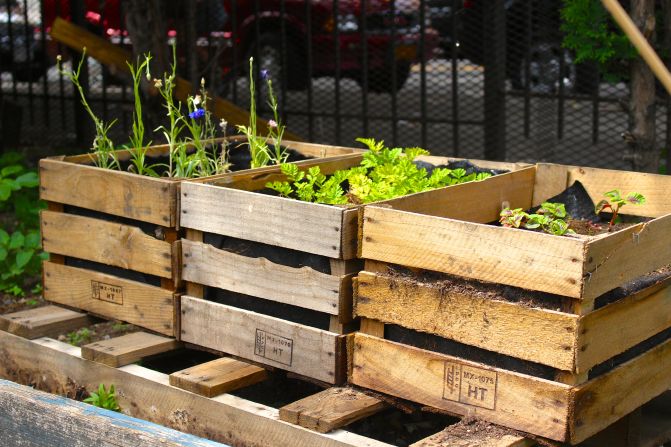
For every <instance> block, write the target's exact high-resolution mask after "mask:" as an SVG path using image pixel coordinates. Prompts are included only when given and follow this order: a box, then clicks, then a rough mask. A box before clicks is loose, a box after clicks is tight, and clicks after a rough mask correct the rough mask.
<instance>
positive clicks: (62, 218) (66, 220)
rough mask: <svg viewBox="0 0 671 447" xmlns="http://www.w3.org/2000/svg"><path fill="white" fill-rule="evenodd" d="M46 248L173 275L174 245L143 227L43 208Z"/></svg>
mask: <svg viewBox="0 0 671 447" xmlns="http://www.w3.org/2000/svg"><path fill="white" fill-rule="evenodd" d="M40 223H41V228H42V244H43V247H44V251H46V252H49V253H57V254H59V255H64V256H71V257H74V258H80V259H86V260H89V261H95V262H99V263H101V264H108V265H114V266H116V267H121V268H124V269H129V270H136V271H138V272H142V273H147V274H150V275H156V276H160V277H162V278H172V276H173V275H172V273H173V269H172V245H171V244H170V243H169V242H166V241H161V240H158V239H156V238H154V237H152V236H149V235H147V234H145V233H144V232H143V231H142V230H141V229H140V228H138V227H133V226H130V225H125V224H119V223H114V222H107V221H104V220H100V219H94V218H91V217H83V216H77V215H74V214H66V213H59V212H53V211H48V210H44V211H42V213H41V218H40Z"/></svg>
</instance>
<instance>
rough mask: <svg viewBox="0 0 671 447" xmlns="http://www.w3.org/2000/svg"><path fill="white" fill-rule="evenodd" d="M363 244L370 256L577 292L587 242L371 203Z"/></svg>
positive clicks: (559, 291) (546, 289)
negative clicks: (394, 208) (388, 207)
mask: <svg viewBox="0 0 671 447" xmlns="http://www.w3.org/2000/svg"><path fill="white" fill-rule="evenodd" d="M447 192H448V191H447V190H446V193H447ZM361 249H362V250H361V257H363V258H365V259H372V260H378V261H385V262H389V263H393V264H400V265H405V266H409V267H417V268H424V269H428V270H435V271H439V272H445V273H451V274H454V275H459V276H464V277H467V278H475V279H480V280H483V281H490V282H495V283H501V284H507V285H512V286H517V287H523V288H527V289H531V290H541V291H544V292H549V293H556V294H560V295H565V296H571V297H575V298H579V297H580V296H581V292H582V287H581V286H582V273H583V271H582V265H583V263H582V260H583V253H584V242H583V241H581V240H578V239H575V238H568V237H562V236H553V235H550V234H543V233H535V232H531V231H526V230H520V229H516V228H504V227H494V226H489V225H484V224H478V223H471V222H462V221H458V220H453V219H447V218H441V217H435V216H426V215H421V214H416V213H409V212H405V211H399V210H392V209H386V208H382V207H377V206H367V207H365V209H364V222H363V240H362V243H361Z"/></svg>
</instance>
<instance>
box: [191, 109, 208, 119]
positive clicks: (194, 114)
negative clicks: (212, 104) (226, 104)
mask: <svg viewBox="0 0 671 447" xmlns="http://www.w3.org/2000/svg"><path fill="white" fill-rule="evenodd" d="M204 116H205V109H196V110H194V111H193V112H191V113H189V118H193V119H198V118H202V117H204Z"/></svg>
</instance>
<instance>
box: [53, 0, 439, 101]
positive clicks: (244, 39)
mask: <svg viewBox="0 0 671 447" xmlns="http://www.w3.org/2000/svg"><path fill="white" fill-rule="evenodd" d="M212 1H214V2H221V3H219V4H218V5H216V3H215V6H214V7H220V6H222V5H223V8H225V11H226V13H227V14H226V15H227V16H228V20H227V21H226V24H225V25H224V26H223V29H210V30H207V31H206V32H205V33H204V34H203V33H201V37H203V36H204V37H208V34H209V36H210V37H213V36H214V37H215V38H216V39H218V40H219V41H221V39H224V40H226V42H225V44H224V45H223V52H222V54H221V56H220V61H221V68H222V72H223V73H229V74H230V73H232V71H231V68H232V67H233V66H236V67H238V68H239V69H240V72H238V73H234V74H236V75H238V74H241V73H244V71H245V70H246V60H247V58H248V57H249V56H250V55H253V54H257V55H258V56H259V58H260V63H261V65H263V66H264V68H270V69H271V70H273V71H274V72H275V73H277V72H279V71H282V68H285V69H286V74H287V77H286V79H287V86H288V88H289V89H291V90H301V89H304V88H305V87H306V86H307V83H308V82H307V81H308V75H309V73H310V72H311V73H312V76H313V77H319V76H334V75H335V74H336V73H338V72H339V73H340V76H342V77H351V78H353V79H356V80H357V81H359V82H362V81H363V79H362V78H363V76H362V75H361V74H362V72H363V69H364V67H366V68H367V70H368V79H369V81H368V88H369V90H371V91H377V92H392V91H395V90H399V89H400V88H401V87H402V86H403V84H404V83H405V81H406V80H407V78H408V76H409V75H410V70H411V65H412V64H413V63H415V62H417V61H418V60H419V55H420V54H421V53H422V51H420V42H423V43H422V45H423V46H424V48H423V50H424V51H423V54H425V57H426V58H429V57H430V56H431V55H432V53H433V49H434V48H435V47H436V45H437V33H436V32H435V31H433V30H432V29H431V28H425V35H424V38H423V39H421V36H420V31H421V27H420V22H419V17H420V15H419V13H418V8H417V4H418V0H397V1H396V4H395V6H394V12H393V13H392V10H391V9H390V8H391V6H390V3H389V1H388V0H369V1H368V2H367V3H366V4H367V6H366V8H367V9H366V11H365V14H364V13H362V9H361V8H362V2H360V1H358V0H340V1H339V2H338V3H337V5H338V8H337V10H335V9H334V2H333V1H332V0H284V1H281V0H211V1H208V0H205V1H201V2H198V3H197V5H198V6H197V7H198V8H203V7H207V4H208V3H209V4H210V8H213V6H212ZM234 2H235V5H234ZM306 2H307V3H306ZM84 3H85V7H86V12H85V19H86V21H87V26H88V28H89V29H91V30H95V31H96V32H98V33H99V34H101V35H103V36H106V37H107V38H108V39H110V40H117V41H118V40H122V41H123V40H127V34H126V31H125V30H124V28H125V27H124V26H122V24H123V20H122V11H123V4H122V3H123V0H108V1H105V2H99V1H97V0H84ZM306 4H307V7H306ZM101 5H102V8H103V9H102V10H101V9H100V6H101ZM234 6H235V8H234ZM282 9H284V14H281V11H282ZM306 10H307V11H309V20H307V16H306ZM166 12H167V16H168V19H169V20H168V22H169V27H170V28H172V31H171V32H170V33H169V34H170V35H174V34H175V32H174V30H175V29H176V28H177V24H178V23H177V17H181V15H180V14H182V13H181V11H180V10H179V6H178V4H177V3H176V2H172V4H171V2H166ZM57 16H61V17H63V18H65V19H68V20H69V19H70V17H71V13H70V2H69V0H44V26H46V27H47V30H48V29H49V28H50V27H51V24H52V23H53V21H54V20H55V18H56V17H57ZM364 22H365V23H364ZM364 26H365V36H366V38H365V40H364ZM392 29H394V31H393V32H392ZM257 30H258V32H257ZM282 30H285V32H286V39H282V36H281V33H282ZM201 31H202V30H201ZM216 39H214V40H216ZM205 40H206V41H207V39H205ZM364 43H365V45H364ZM234 48H235V51H234V50H233V49H234ZM282 50H284V53H282ZM48 53H49V55H50V56H51V57H52V58H53V57H55V50H54V49H53V48H51V49H50V50H49V51H48ZM336 53H339V57H335V55H336ZM364 54H366V60H365V61H364ZM234 55H235V56H234ZM234 58H235V59H234ZM308 60H310V62H311V65H310V67H311V70H308ZM234 62H235V63H234ZM394 70H395V75H394V74H392V73H393V71H394Z"/></svg>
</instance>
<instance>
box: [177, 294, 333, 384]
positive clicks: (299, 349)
mask: <svg viewBox="0 0 671 447" xmlns="http://www.w3.org/2000/svg"><path fill="white" fill-rule="evenodd" d="M181 309H182V321H181V331H182V333H181V340H182V341H184V342H188V343H193V344H196V345H200V346H204V347H206V348H210V349H215V350H217V351H222V352H225V353H228V354H232V355H235V356H238V357H242V358H245V359H249V360H252V361H255V362H259V363H263V364H266V365H270V366H274V367H277V368H280V369H284V370H287V371H292V372H294V373H296V374H300V375H303V376H307V377H312V378H313V379H317V380H321V381H323V382H327V383H335V381H336V367H337V365H336V363H337V360H336V359H337V358H338V357H340V356H338V355H337V352H336V342H337V339H338V334H334V333H332V332H328V331H323V330H320V329H315V328H312V327H309V326H304V325H300V324H296V323H292V322H289V321H286V320H281V319H279V318H273V317H269V316H267V315H262V314H258V313H255V312H249V311H246V310H242V309H238V308H235V307H231V306H226V305H224V304H218V303H213V302H211V301H205V300H203V299H199V298H193V297H190V296H182V300H181Z"/></svg>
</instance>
